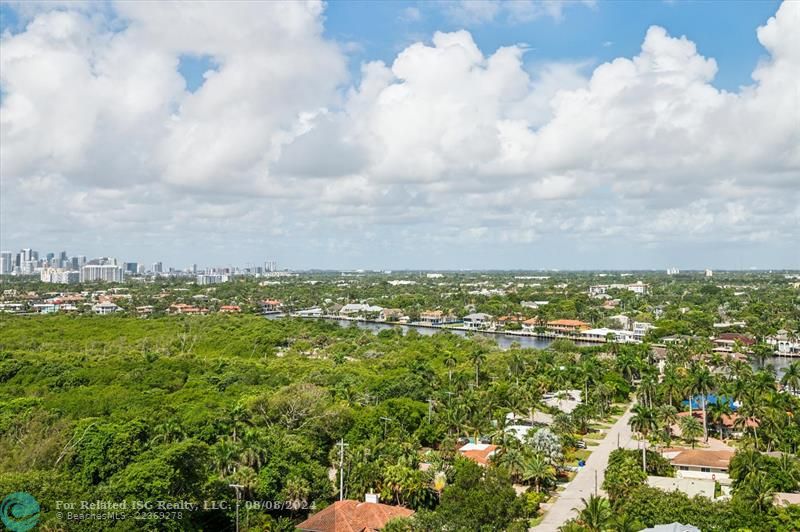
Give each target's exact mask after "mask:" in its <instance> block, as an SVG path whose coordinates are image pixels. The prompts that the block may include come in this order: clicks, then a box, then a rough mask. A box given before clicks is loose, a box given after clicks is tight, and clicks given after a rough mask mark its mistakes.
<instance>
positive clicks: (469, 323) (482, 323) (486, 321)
mask: <svg viewBox="0 0 800 532" xmlns="http://www.w3.org/2000/svg"><path fill="white" fill-rule="evenodd" d="M491 323H492V317H491V316H490V315H489V314H486V313H485V312H476V313H474V314H467V315H466V316H464V327H466V328H468V329H484V328H486V327H488V326H489V325H490V324H491Z"/></svg>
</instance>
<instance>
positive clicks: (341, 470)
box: [339, 438, 347, 501]
mask: <svg viewBox="0 0 800 532" xmlns="http://www.w3.org/2000/svg"><path fill="white" fill-rule="evenodd" d="M345 447H347V444H346V443H345V442H344V438H342V439H341V440H339V500H340V501H343V500H344V448H345Z"/></svg>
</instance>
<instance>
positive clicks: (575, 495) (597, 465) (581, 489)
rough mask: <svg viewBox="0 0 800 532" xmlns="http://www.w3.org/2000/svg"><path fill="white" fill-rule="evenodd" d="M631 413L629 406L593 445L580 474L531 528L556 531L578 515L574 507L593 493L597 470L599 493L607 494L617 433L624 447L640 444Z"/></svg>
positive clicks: (542, 531) (541, 530)
mask: <svg viewBox="0 0 800 532" xmlns="http://www.w3.org/2000/svg"><path fill="white" fill-rule="evenodd" d="M630 417H631V409H630V407H628V410H626V411H625V413H624V414H623V415H622V416H621V417H620V418H619V419H618V420H617V422H616V423H614V425H613V426H612V427H611V428H610V429H609V430H608V434H606V437H605V438H603V439H602V440H600V444H599V445H597V446H596V447H592V448H591V449H592V454H591V455H590V456H589V458H588V459H587V460H586V466H584V467H583V468H581V470H580V471H579V472H578V474H577V475H575V478H574V479H572V482H570V483H569V484H568V485H567V488H566V489H565V490H564V491H563V492H561V494H560V495H559V496H558V499H556V502H555V503H553V506H552V507H551V508H550V509H549V510H548V511H547V514H545V516H544V519H543V520H542V522H541V523H540V524H539V525H538V526H536V527H534V528H533V529H532V530H536V531H537V532H556V531H557V530H558V527H560V526H561V525H563V524H564V523H566V522H567V521H568V520H570V519H572V518H573V517H575V516H576V515H577V513H578V512H577V511H575V508H581V507H582V506H583V503H582V502H581V499H588V498H589V495H591V494H592V493H594V489H595V472H597V489H598V492H599V494H600V495H604V492H603V491H602V489H601V486H602V485H603V479H604V478H605V472H606V466H607V465H608V456H609V455H610V454H611V451H613V450H614V449H616V448H617V436H619V444H620V446H621V447H628V448H632V449H635V448H636V446H637V442H636V440H634V439H633V436H632V434H631V429H630V427H629V426H628V420H629V419H630Z"/></svg>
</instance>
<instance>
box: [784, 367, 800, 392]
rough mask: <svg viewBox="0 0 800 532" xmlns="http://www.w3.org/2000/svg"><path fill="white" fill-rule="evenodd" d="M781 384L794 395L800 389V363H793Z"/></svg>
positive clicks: (787, 369)
mask: <svg viewBox="0 0 800 532" xmlns="http://www.w3.org/2000/svg"><path fill="white" fill-rule="evenodd" d="M781 384H782V385H783V386H785V387H787V388H789V389H790V390H791V391H792V393H797V390H798V389H800V362H797V361H795V362H792V363H791V364H789V367H788V368H786V371H785V373H784V374H783V376H782V377H781Z"/></svg>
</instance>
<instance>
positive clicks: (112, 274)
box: [81, 264, 123, 283]
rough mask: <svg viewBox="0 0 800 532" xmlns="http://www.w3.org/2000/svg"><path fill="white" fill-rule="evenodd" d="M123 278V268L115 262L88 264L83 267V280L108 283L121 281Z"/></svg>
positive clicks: (83, 281) (84, 281)
mask: <svg viewBox="0 0 800 532" xmlns="http://www.w3.org/2000/svg"><path fill="white" fill-rule="evenodd" d="M122 280H123V273H122V268H121V267H119V266H117V265H115V264H87V265H86V266H84V267H83V268H81V282H82V283H86V282H92V281H105V282H107V283H121V282H122Z"/></svg>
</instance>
